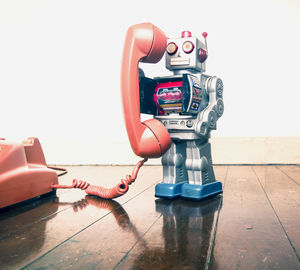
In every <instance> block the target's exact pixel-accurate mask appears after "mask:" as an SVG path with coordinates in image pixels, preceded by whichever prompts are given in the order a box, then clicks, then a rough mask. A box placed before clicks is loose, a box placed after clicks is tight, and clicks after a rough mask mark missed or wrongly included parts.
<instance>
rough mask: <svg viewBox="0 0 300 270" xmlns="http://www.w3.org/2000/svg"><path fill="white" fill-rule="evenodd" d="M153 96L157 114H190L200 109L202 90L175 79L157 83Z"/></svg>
mask: <svg viewBox="0 0 300 270" xmlns="http://www.w3.org/2000/svg"><path fill="white" fill-rule="evenodd" d="M153 98H154V102H155V105H156V107H157V110H158V114H159V115H168V114H170V113H179V114H185V115H192V114H197V113H198V112H199V111H200V103H201V101H202V92H201V89H200V87H199V88H198V87H196V86H193V85H191V86H190V85H189V84H187V83H185V85H183V82H182V81H175V82H167V83H159V84H157V86H156V88H155V91H154V95H153Z"/></svg>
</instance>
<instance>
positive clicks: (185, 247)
mask: <svg viewBox="0 0 300 270" xmlns="http://www.w3.org/2000/svg"><path fill="white" fill-rule="evenodd" d="M67 169H68V171H69V173H68V174H66V175H64V176H62V177H60V178H59V181H60V183H71V181H72V179H73V178H74V177H76V178H79V179H85V180H87V181H88V182H90V183H93V184H99V185H103V186H106V187H110V186H113V185H115V184H116V183H117V182H119V180H120V178H121V177H123V176H124V175H126V174H127V173H130V171H131V169H132V167H126V166H114V167H112V166H90V167H89V166H78V167H67ZM215 173H216V177H217V179H218V180H220V181H222V183H223V186H224V193H223V195H219V196H217V197H214V198H212V199H209V200H206V201H202V202H193V201H184V200H180V199H177V200H173V201H169V200H161V199H156V198H155V197H154V186H155V184H156V183H157V182H159V181H160V179H161V175H162V168H161V167H160V166H145V167H143V168H142V169H141V171H140V174H139V176H138V179H137V181H136V182H135V183H134V184H133V185H132V186H130V190H129V192H128V193H127V194H126V195H125V196H123V197H120V198H118V199H116V200H114V201H108V200H102V199H98V198H95V197H92V196H86V195H85V193H84V192H83V191H82V190H59V191H58V192H57V197H48V198H44V199H39V200H32V201H31V202H29V203H27V204H25V205H21V206H18V207H15V208H10V209H5V210H2V211H1V212H0V269H183V270H188V269H214V270H215V269H220V270H223V269H225V270H226V269H230V270H232V269H246V270H247V269H259V270H261V269H284V270H287V269H300V166H215Z"/></svg>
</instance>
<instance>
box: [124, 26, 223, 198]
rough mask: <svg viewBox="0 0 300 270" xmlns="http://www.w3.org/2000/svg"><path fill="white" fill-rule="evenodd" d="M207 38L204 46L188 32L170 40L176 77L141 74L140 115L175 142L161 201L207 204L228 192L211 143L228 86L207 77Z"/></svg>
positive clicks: (170, 65)
mask: <svg viewBox="0 0 300 270" xmlns="http://www.w3.org/2000/svg"><path fill="white" fill-rule="evenodd" d="M203 37H204V39H205V42H204V43H203V42H201V41H200V40H199V39H198V38H196V37H194V36H192V34H191V32H189V31H184V32H182V35H181V37H180V38H170V39H168V40H167V44H166V52H165V59H166V68H167V69H169V70H170V71H172V72H173V75H172V76H168V77H157V78H154V79H151V78H147V77H145V75H144V72H143V71H142V70H140V72H139V74H140V77H139V91H140V106H141V107H140V111H141V112H142V113H147V114H152V115H153V116H154V119H156V120H159V121H160V122H161V123H162V124H163V125H164V127H165V128H166V129H167V131H168V133H169V135H170V138H171V141H172V144H171V146H170V148H169V149H168V151H167V152H165V153H164V154H163V156H162V165H163V181H162V183H159V184H157V185H156V189H155V196H157V197H165V198H174V197H177V196H181V197H185V198H190V199H203V198H206V197H210V196H213V195H216V194H218V193H221V192H222V184H221V182H218V181H216V179H215V175H214V170H213V166H212V157H211V145H210V142H209V138H210V132H211V130H214V129H216V126H217V120H218V119H219V118H220V117H221V116H222V114H223V111H224V103H223V82H222V80H221V79H220V78H218V77H215V76H214V77H212V76H208V75H206V74H204V72H205V70H206V60H207V57H208V50H207V43H206V37H207V34H206V33H203ZM128 76H131V75H130V74H128ZM124 113H125V114H127V113H128V112H127V111H126V109H125V110H124ZM127 130H128V127H127Z"/></svg>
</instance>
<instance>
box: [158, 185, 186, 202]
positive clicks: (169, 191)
mask: <svg viewBox="0 0 300 270" xmlns="http://www.w3.org/2000/svg"><path fill="white" fill-rule="evenodd" d="M186 183H187V182H180V183H177V184H166V183H159V184H157V185H156V186H155V197H159V198H167V199H173V198H176V197H179V196H180V195H181V188H182V186H183V184H186Z"/></svg>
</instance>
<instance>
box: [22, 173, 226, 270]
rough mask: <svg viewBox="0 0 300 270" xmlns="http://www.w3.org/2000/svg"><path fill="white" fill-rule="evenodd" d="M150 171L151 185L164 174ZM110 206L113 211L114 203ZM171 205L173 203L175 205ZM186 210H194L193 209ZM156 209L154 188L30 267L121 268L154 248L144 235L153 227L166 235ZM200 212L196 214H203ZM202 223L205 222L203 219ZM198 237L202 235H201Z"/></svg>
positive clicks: (97, 202)
mask: <svg viewBox="0 0 300 270" xmlns="http://www.w3.org/2000/svg"><path fill="white" fill-rule="evenodd" d="M149 169H151V170H149V171H148V172H147V177H146V180H147V182H151V178H155V179H157V177H156V176H155V175H157V172H158V173H160V170H157V169H158V168H156V167H150V168H149ZM218 172H219V173H218ZM224 172H226V168H224V167H222V168H220V169H219V170H218V169H216V175H217V176H219V175H223V174H224ZM149 180H150V181H149ZM93 200H94V203H93V205H95V206H97V205H99V206H101V205H102V204H103V202H102V201H101V200H98V199H95V198H94V199H93ZM106 202H107V203H108V205H109V206H108V207H109V208H110V209H111V208H112V207H111V206H110V203H109V202H108V201H106ZM168 202H170V203H171V202H172V201H167V203H168ZM217 203H218V202H217ZM90 204H91V202H90ZM215 204H216V203H215ZM215 204H214V209H215ZM185 207H186V208H190V207H189V206H185ZM156 208H157V206H156V201H155V198H154V186H153V187H152V188H151V189H148V190H146V191H145V192H143V193H142V194H140V195H139V196H137V197H135V198H134V199H132V200H130V201H128V202H127V203H124V204H123V207H121V205H119V207H114V208H113V209H114V210H112V212H111V214H108V215H106V216H105V217H103V218H102V219H101V220H98V221H97V222H95V223H93V224H91V226H89V227H88V228H86V229H85V230H82V231H81V232H80V233H79V234H77V235H75V236H74V237H72V238H70V239H68V240H67V241H66V242H64V243H63V242H62V243H61V244H60V245H58V246H57V247H56V248H54V249H53V250H51V251H50V252H49V253H47V254H46V255H45V256H43V257H41V258H40V259H38V260H36V261H34V262H33V264H30V265H28V269H37V268H39V267H47V268H48V269H57V268H59V269H61V268H68V267H72V266H74V263H76V267H77V268H78V269H94V268H96V269H99V268H100V269H111V268H113V267H114V266H116V265H118V264H119V263H120V261H122V260H123V259H124V257H127V254H129V253H130V251H131V250H132V249H133V247H134V246H137V245H138V246H148V245H149V247H151V243H147V241H146V240H145V239H144V238H143V235H144V234H145V233H146V232H148V231H149V230H150V228H152V227H154V228H157V229H158V230H160V231H162V227H161V226H158V227H157V226H154V225H153V224H156V223H157V224H160V223H159V222H160V221H161V220H162V219H160V217H161V215H162V213H160V212H159V211H157V209H156ZM177 208H178V206H177ZM207 208H208V207H206V209H207ZM197 209H199V207H198V208H197ZM197 209H196V210H194V211H196V212H197V211H199V210H197ZM86 211H87V210H86V208H83V209H82V210H81V211H78V212H77V213H76V215H74V214H73V215H74V216H78V215H79V214H80V212H86ZM200 212H201V211H200ZM213 214H214V212H213ZM83 216H84V214H83ZM82 218H84V217H82ZM186 218H187V217H185V218H183V219H186ZM210 219H211V218H206V219H204V223H205V222H206V223H209V224H210V226H207V225H205V226H204V227H205V228H206V227H207V228H208V229H209V228H210V229H211V221H209V220H210ZM199 220H201V217H200V218H199ZM205 220H206V221H205ZM208 221H209V222H208ZM194 223H195V222H194ZM197 233H199V234H201V232H199V231H197ZM156 238H157V237H156ZM183 238H184V236H183ZM157 239H160V240H159V241H161V242H165V239H164V237H162V234H161V232H160V233H159V234H158V238H157Z"/></svg>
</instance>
